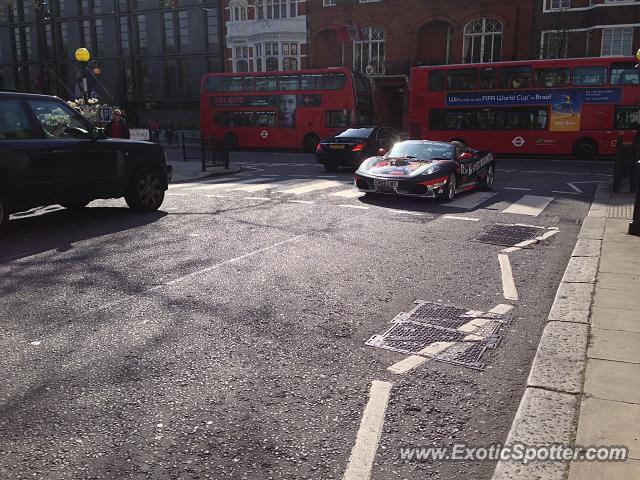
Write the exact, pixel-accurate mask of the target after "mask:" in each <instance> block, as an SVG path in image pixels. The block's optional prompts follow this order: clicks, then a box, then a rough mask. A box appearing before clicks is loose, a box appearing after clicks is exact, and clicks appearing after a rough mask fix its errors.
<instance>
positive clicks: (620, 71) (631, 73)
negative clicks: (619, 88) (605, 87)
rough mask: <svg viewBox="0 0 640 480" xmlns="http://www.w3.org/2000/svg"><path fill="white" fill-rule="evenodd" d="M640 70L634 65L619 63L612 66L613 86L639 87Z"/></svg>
mask: <svg viewBox="0 0 640 480" xmlns="http://www.w3.org/2000/svg"><path fill="white" fill-rule="evenodd" d="M637 84H638V69H637V68H635V66H634V64H633V63H630V62H618V63H614V64H612V65H611V85H637Z"/></svg>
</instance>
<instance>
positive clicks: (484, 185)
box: [480, 163, 496, 190]
mask: <svg viewBox="0 0 640 480" xmlns="http://www.w3.org/2000/svg"><path fill="white" fill-rule="evenodd" d="M495 176H496V166H495V165H494V164H493V163H490V164H489V166H488V167H487V175H486V176H485V177H484V178H482V179H480V189H481V190H491V187H493V181H494V180H495Z"/></svg>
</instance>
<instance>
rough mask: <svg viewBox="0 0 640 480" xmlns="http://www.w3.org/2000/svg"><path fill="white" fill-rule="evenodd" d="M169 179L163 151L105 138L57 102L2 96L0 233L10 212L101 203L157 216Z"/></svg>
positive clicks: (18, 95) (9, 94)
mask: <svg viewBox="0 0 640 480" xmlns="http://www.w3.org/2000/svg"><path fill="white" fill-rule="evenodd" d="M170 179H171V167H168V166H167V162H166V157H165V153H164V150H163V149H162V147H161V146H159V145H157V144H153V143H149V142H138V141H132V140H123V139H115V138H106V137H105V136H104V133H103V131H102V129H98V128H94V127H93V125H92V124H91V122H89V121H88V120H86V119H85V118H84V117H83V116H82V115H80V114H79V113H78V112H77V111H75V110H74V109H72V108H70V107H69V106H68V105H67V104H66V103H65V102H63V101H62V100H60V99H59V98H57V97H51V96H48V95H35V94H26V93H19V92H0V231H1V230H2V229H3V228H5V227H6V225H7V223H8V219H9V215H10V214H11V213H15V212H21V211H25V210H29V209H31V208H34V207H40V206H45V205H53V204H60V205H62V206H64V207H67V208H83V207H85V206H86V205H87V204H88V203H89V202H91V201H92V200H95V199H99V198H105V199H106V198H119V197H124V198H125V200H126V202H127V204H128V205H129V207H131V208H132V209H133V210H136V211H141V212H151V211H155V210H157V209H158V208H159V207H160V206H161V205H162V202H163V200H164V192H165V191H166V190H167V187H168V183H169V181H170Z"/></svg>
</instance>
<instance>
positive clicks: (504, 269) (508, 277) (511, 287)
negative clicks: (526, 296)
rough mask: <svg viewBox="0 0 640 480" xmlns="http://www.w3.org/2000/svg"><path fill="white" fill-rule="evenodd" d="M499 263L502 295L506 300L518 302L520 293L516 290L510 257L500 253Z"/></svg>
mask: <svg viewBox="0 0 640 480" xmlns="http://www.w3.org/2000/svg"><path fill="white" fill-rule="evenodd" d="M498 261H499V262H500V272H501V274H502V293H503V295H504V298H506V299H507V300H514V301H515V300H518V291H517V290H516V284H515V282H514V280H513V272H512V270H511V263H510V262H509V257H508V256H507V255H503V254H501V253H499V254H498Z"/></svg>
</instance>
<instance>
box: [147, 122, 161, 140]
mask: <svg viewBox="0 0 640 480" xmlns="http://www.w3.org/2000/svg"><path fill="white" fill-rule="evenodd" d="M149 140H151V141H152V142H154V143H158V142H159V141H160V125H158V122H156V121H155V120H153V119H149Z"/></svg>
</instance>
